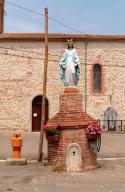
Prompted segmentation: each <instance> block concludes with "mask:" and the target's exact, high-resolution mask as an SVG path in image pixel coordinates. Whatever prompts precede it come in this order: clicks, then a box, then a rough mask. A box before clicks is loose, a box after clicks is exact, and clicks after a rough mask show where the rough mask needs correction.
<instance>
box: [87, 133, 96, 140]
mask: <svg viewBox="0 0 125 192" xmlns="http://www.w3.org/2000/svg"><path fill="white" fill-rule="evenodd" d="M87 139H88V141H96V140H97V134H87Z"/></svg>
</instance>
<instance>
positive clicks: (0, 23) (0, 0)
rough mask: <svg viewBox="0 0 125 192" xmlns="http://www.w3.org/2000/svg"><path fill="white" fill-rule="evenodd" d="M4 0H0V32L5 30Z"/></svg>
mask: <svg viewBox="0 0 125 192" xmlns="http://www.w3.org/2000/svg"><path fill="white" fill-rule="evenodd" d="M4 4H5V3H4V0H0V33H3V30H4Z"/></svg>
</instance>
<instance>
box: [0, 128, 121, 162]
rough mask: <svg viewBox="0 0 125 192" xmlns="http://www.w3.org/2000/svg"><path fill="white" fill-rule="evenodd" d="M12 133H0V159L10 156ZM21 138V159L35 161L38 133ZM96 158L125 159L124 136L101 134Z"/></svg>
mask: <svg viewBox="0 0 125 192" xmlns="http://www.w3.org/2000/svg"><path fill="white" fill-rule="evenodd" d="M12 133H13V132H12V131H1V132H0V159H7V158H9V157H11V155H12V147H11V136H12ZM22 137H23V147H22V157H26V158H27V159H28V160H37V158H38V149H39V133H38V132H36V133H29V132H23V133H22ZM98 157H99V158H107V157H125V134H122V133H121V134H115V133H114V134H113V133H112V134H110V133H105V134H103V135H102V145H101V151H100V152H99V153H98Z"/></svg>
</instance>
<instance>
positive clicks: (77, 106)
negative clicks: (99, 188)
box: [47, 88, 97, 171]
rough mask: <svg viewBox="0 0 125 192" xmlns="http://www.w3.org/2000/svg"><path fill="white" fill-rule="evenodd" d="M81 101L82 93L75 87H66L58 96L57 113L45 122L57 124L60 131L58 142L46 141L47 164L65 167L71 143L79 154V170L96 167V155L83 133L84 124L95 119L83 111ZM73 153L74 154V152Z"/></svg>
mask: <svg viewBox="0 0 125 192" xmlns="http://www.w3.org/2000/svg"><path fill="white" fill-rule="evenodd" d="M82 103H83V99H82V94H81V93H80V92H79V90H78V89H76V88H66V89H65V90H64V94H63V95H61V96H60V110H59V113H57V114H56V116H55V117H54V118H53V119H51V120H50V121H49V122H48V123H47V124H49V125H58V129H60V132H61V137H60V141H59V142H49V141H48V164H49V165H55V166H56V165H57V166H58V165H59V166H61V167H63V168H64V169H67V158H68V157H67V155H68V146H70V145H71V146H72V145H73V149H74V150H76V153H77V151H78V153H79V154H78V155H79V156H80V155H81V161H80V162H81V167H80V169H81V171H82V170H84V169H90V168H91V169H93V168H96V167H97V155H96V153H95V152H93V151H91V150H90V145H89V142H88V140H87V137H86V133H85V128H86V126H87V125H88V124H89V123H90V122H96V121H97V120H95V119H93V118H91V117H90V116H89V115H87V114H86V113H85V112H83V109H82ZM77 148H79V149H77ZM69 153H70V152H69ZM73 153H74V155H76V154H75V152H73ZM71 161H72V159H71Z"/></svg>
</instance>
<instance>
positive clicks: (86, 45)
mask: <svg viewBox="0 0 125 192" xmlns="http://www.w3.org/2000/svg"><path fill="white" fill-rule="evenodd" d="M87 47H88V42H87V39H86V41H85V112H87Z"/></svg>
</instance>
